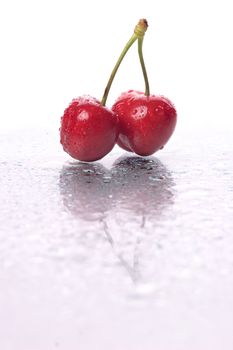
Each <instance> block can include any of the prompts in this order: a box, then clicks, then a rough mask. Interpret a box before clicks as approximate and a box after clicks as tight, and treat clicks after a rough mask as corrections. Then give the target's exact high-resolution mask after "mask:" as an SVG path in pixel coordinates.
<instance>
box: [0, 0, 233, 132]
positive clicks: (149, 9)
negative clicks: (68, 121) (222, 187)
mask: <svg viewBox="0 0 233 350" xmlns="http://www.w3.org/2000/svg"><path fill="white" fill-rule="evenodd" d="M231 6H232V2H231V1H230V0H229V1H227V0H222V1H215V0H213V1H208V0H196V1H187V0H186V1H185V0H177V1H172V0H171V1H169V0H163V1H161V0H157V1H156V0H152V1H138V0H135V1H114V2H113V1H103V0H98V1H78V0H75V1H74V0H65V1H60V0H56V1H52V0H46V1H45V0H40V1H35V0H34V1H33V0H31V1H27V0H22V1H16V0H8V1H6V0H5V1H1V5H0V35H1V41H0V45H1V56H0V60H1V64H0V101H1V102H0V118H1V130H4V129H5V130H8V129H15V128H27V127H32V126H36V127H39V126H43V127H46V128H50V127H51V128H56V127H57V128H58V127H59V121H60V116H61V115H62V113H63V111H64V109H65V107H66V106H67V105H68V104H69V102H70V101H71V100H72V98H74V97H77V96H79V95H82V94H90V95H93V96H95V97H97V98H99V99H100V98H101V97H102V94H103V91H104V88H105V85H106V82H107V80H108V77H109V74H110V72H111V70H112V68H113V66H114V64H115V62H116V59H117V58H118V56H119V54H120V52H121V50H122V49H123V47H124V45H125V43H126V41H127V40H128V39H129V37H130V36H131V34H132V33H133V29H134V26H135V24H136V23H137V21H138V19H139V18H143V17H144V18H147V20H148V22H149V29H148V31H147V33H146V37H145V40H144V56H145V61H146V64H147V70H148V74H149V79H150V85H151V92H152V93H154V94H164V95H165V96H167V97H169V98H170V99H171V100H172V101H173V102H174V103H175V105H176V107H177V110H178V115H179V123H178V125H179V127H180V128H181V129H182V128H183V127H185V128H186V127H189V128H192V127H193V126H194V125H199V126H203V128H204V127H206V128H209V127H211V126H217V127H221V128H222V127H224V128H229V127H232V119H233V115H232V101H231V100H232V78H233V74H232V62H233V55H232V32H233V21H232V9H231ZM128 89H139V90H143V89H144V83H143V78H142V73H141V71H140V66H139V62H138V57H137V47H136V44H135V47H133V48H132V49H131V51H130V52H129V53H128V55H127V56H126V58H125V60H124V61H123V64H122V66H121V67H120V70H119V73H118V75H117V77H116V80H115V81H114V84H113V88H112V90H111V92H110V96H109V99H108V102H107V105H108V106H109V107H110V106H111V104H112V103H113V101H114V100H115V99H116V98H117V96H118V95H119V94H120V93H121V92H123V91H125V90H128Z"/></svg>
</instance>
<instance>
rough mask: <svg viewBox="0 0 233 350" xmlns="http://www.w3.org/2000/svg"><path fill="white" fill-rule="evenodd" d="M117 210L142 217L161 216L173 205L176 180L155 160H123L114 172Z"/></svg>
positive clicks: (126, 158) (130, 158)
mask: <svg viewBox="0 0 233 350" xmlns="http://www.w3.org/2000/svg"><path fill="white" fill-rule="evenodd" d="M112 181H113V184H114V185H113V193H114V197H113V198H114V200H115V206H116V207H118V208H119V207H121V208H124V209H127V210H130V211H133V212H134V214H136V215H142V216H143V217H144V219H145V218H146V217H148V216H150V215H153V218H155V217H156V216H158V215H159V214H160V213H161V212H162V210H163V209H164V208H165V207H166V206H168V205H169V204H171V203H172V198H173V191H172V187H173V185H174V183H173V180H172V176H171V174H170V173H169V171H168V170H167V169H166V168H165V166H164V165H163V163H162V162H161V161H159V160H158V159H156V158H154V157H149V158H141V157H136V156H131V157H121V158H119V159H118V160H117V161H116V162H115V163H114V164H113V168H112Z"/></svg>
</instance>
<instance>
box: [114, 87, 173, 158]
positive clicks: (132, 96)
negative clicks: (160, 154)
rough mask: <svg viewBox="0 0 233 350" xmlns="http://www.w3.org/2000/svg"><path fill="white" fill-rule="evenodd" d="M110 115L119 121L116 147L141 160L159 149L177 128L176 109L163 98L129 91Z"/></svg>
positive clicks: (118, 100)
mask: <svg viewBox="0 0 233 350" xmlns="http://www.w3.org/2000/svg"><path fill="white" fill-rule="evenodd" d="M112 111H113V112H114V113H116V114H117V116H118V118H119V125H120V131H119V137H118V141H117V144H118V145H119V146H120V147H121V148H123V149H125V150H126V151H129V152H135V153H136V154H138V155H140V156H149V155H151V154H153V153H155V152H156V151H158V150H159V149H162V148H163V147H164V145H165V144H166V143H167V141H168V140H169V138H170V137H171V135H172V133H173V131H174V129H175V126H176V120H177V114H176V110H175V107H174V106H173V104H172V102H171V101H169V100H168V99H167V98H165V97H163V96H155V95H150V96H145V94H144V93H143V92H139V91H134V90H130V91H128V92H125V93H123V94H122V95H121V96H120V97H119V98H118V99H117V101H116V102H115V104H114V105H113V107H112Z"/></svg>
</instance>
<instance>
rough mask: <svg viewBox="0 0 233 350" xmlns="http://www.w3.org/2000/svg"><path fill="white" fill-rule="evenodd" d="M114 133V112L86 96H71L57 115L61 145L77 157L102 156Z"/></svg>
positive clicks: (110, 145)
mask: <svg viewBox="0 0 233 350" xmlns="http://www.w3.org/2000/svg"><path fill="white" fill-rule="evenodd" d="M117 136H118V118H117V116H116V115H115V114H114V113H113V112H112V111H111V110H109V109H108V108H106V107H104V106H103V105H101V104H100V102H99V101H98V100H97V99H95V98H93V97H90V96H82V97H78V98H77V99H74V100H73V101H72V103H71V104H70V105H69V107H68V108H67V109H66V110H65V112H64V115H63V117H62V118H61V128H60V141H61V144H62V146H63V149H64V151H65V152H67V153H69V154H70V155H71V157H73V158H75V159H78V160H81V161H85V162H90V161H95V160H98V159H101V158H103V157H104V156H105V155H106V154H107V153H109V152H110V151H111V150H112V148H113V147H114V145H115V143H116V140H117Z"/></svg>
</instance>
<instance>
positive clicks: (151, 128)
mask: <svg viewBox="0 0 233 350" xmlns="http://www.w3.org/2000/svg"><path fill="white" fill-rule="evenodd" d="M147 27H148V24H147V21H146V20H145V19H141V20H140V21H139V23H138V24H137V26H136V27H135V30H134V33H133V35H132V37H131V38H130V40H129V41H128V42H127V44H126V46H125V48H124V50H123V51H122V53H121V55H120V57H119V59H118V61H117V63H116V65H115V67H114V69H113V71H112V74H111V76H110V79H109V81H108V84H107V87H106V89H105V92H104V96H103V98H102V101H101V102H100V101H98V100H97V99H95V98H93V97H90V96H82V97H79V98H77V99H74V100H73V101H72V103H71V104H70V105H69V107H68V108H67V109H66V110H65V112H64V115H63V117H62V119H61V128H60V137H61V144H62V146H63V149H64V150H65V151H66V152H67V153H69V154H70V155H71V156H72V157H73V158H75V159H78V160H80V161H86V162H90V161H95V160H98V159H101V158H103V157H104V156H105V155H106V154H108V153H109V152H110V151H111V150H112V148H113V147H114V145H115V144H116V143H117V144H118V145H119V146H120V147H121V148H123V149H124V150H126V151H129V152H134V153H136V154H138V155H140V156H148V155H151V154H153V153H154V152H156V151H157V150H159V149H161V148H163V146H164V145H165V143H166V142H167V141H168V139H169V138H170V136H171V135H172V133H173V131H174V129H175V125H176V117H177V116H176V110H175V107H174V106H173V104H172V103H171V102H170V101H169V100H168V99H167V98H165V97H163V96H155V95H150V89H149V82H148V78H147V73H146V68H145V64H144V59H143V54H142V44H143V39H144V34H145V32H146V30H147ZM136 40H137V41H138V53H139V59H140V63H141V67H142V72H143V76H144V80H145V93H143V92H139V91H135V90H130V91H128V92H125V93H123V94H122V95H121V96H120V97H119V98H118V99H117V100H116V102H115V103H114V105H113V106H112V108H111V110H110V109H108V108H107V107H105V104H106V100H107V96H108V93H109V90H110V87H111V85H112V82H113V79H114V77H115V75H116V72H117V70H118V68H119V66H120V64H121V62H122V60H123V58H124V56H125V54H126V53H127V51H128V50H129V48H130V47H131V46H132V44H133V43H134V42H135V41H136Z"/></svg>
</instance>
